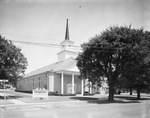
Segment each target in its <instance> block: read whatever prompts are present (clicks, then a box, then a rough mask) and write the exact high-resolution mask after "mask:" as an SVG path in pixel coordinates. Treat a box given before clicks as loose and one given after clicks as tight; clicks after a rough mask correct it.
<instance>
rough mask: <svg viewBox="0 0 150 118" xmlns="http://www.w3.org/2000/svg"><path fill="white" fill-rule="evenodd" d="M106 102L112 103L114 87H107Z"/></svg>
mask: <svg viewBox="0 0 150 118" xmlns="http://www.w3.org/2000/svg"><path fill="white" fill-rule="evenodd" d="M108 100H109V101H114V87H111V86H109V96H108Z"/></svg>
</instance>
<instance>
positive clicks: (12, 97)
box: [0, 95, 22, 100]
mask: <svg viewBox="0 0 150 118" xmlns="http://www.w3.org/2000/svg"><path fill="white" fill-rule="evenodd" d="M17 98H22V96H11V95H10V96H6V99H7V100H8V99H17ZM1 99H4V96H0V100H1Z"/></svg>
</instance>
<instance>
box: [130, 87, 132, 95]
mask: <svg viewBox="0 0 150 118" xmlns="http://www.w3.org/2000/svg"><path fill="white" fill-rule="evenodd" d="M130 95H132V88H131V87H130Z"/></svg>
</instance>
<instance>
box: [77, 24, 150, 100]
mask: <svg viewBox="0 0 150 118" xmlns="http://www.w3.org/2000/svg"><path fill="white" fill-rule="evenodd" d="M148 34H149V33H148V32H144V31H143V29H131V26H129V27H126V26H125V27H122V26H121V27H118V26H114V27H110V28H109V29H107V30H105V31H104V32H102V33H101V34H99V35H96V36H95V37H93V38H91V39H90V40H89V42H88V43H84V44H82V45H81V47H82V52H81V53H79V55H78V57H77V67H78V68H79V70H80V73H81V77H82V78H88V79H89V81H93V80H94V81H95V82H99V81H102V80H103V78H105V77H106V78H107V83H108V86H109V97H108V100H109V101H113V100H114V89H115V87H118V85H119V84H120V81H121V80H122V79H125V80H126V79H127V77H126V76H127V75H128V76H129V75H130V74H127V73H126V71H127V70H128V69H129V66H128V65H129V64H130V63H132V62H134V63H133V64H135V65H136V62H141V61H142V63H141V65H142V64H143V60H144V59H146V57H147V55H148V54H149V48H148V45H145V47H144V46H143V48H142V49H140V48H141V47H142V42H143V40H144V41H146V42H149V40H150V36H149V35H148ZM144 49H145V50H146V52H144ZM138 54H140V56H137V55H138ZM148 63H149V59H147V64H148ZM133 67H134V68H136V67H135V66H134V65H133ZM134 74H135V75H134V78H137V77H138V78H139V77H140V76H141V75H140V74H138V75H136V73H134ZM143 74H144V73H143ZM129 78H130V79H131V80H133V81H136V80H135V79H133V78H132V77H131V76H130V77H129ZM126 81H127V82H128V80H126Z"/></svg>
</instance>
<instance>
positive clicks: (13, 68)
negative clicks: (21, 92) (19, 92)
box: [0, 36, 27, 84]
mask: <svg viewBox="0 0 150 118" xmlns="http://www.w3.org/2000/svg"><path fill="white" fill-rule="evenodd" d="M26 66H27V59H26V58H25V57H24V55H23V54H22V53H21V49H20V48H18V47H16V46H15V45H14V44H13V43H12V42H11V41H10V40H6V39H5V38H4V37H2V36H0V79H8V80H9V82H11V83H12V84H15V82H16V80H17V79H18V78H20V77H22V76H23V74H24V71H25V69H26Z"/></svg>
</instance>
